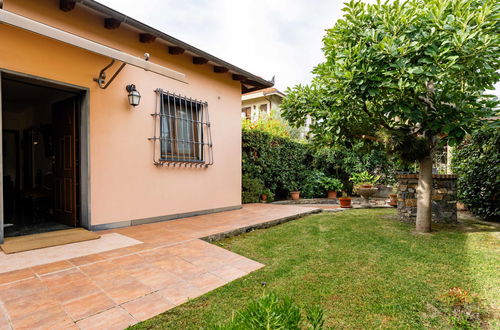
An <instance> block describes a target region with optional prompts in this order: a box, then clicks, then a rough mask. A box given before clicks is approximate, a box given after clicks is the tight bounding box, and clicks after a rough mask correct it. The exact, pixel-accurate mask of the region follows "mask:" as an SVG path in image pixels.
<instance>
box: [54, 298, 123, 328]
mask: <svg viewBox="0 0 500 330" xmlns="http://www.w3.org/2000/svg"><path fill="white" fill-rule="evenodd" d="M115 306H116V304H115V303H114V302H113V300H111V299H110V298H109V297H108V296H106V295H105V294H104V293H103V292H95V293H93V294H91V295H88V296H85V297H82V298H80V299H77V300H73V301H70V302H68V303H65V304H63V307H64V310H65V311H66V313H68V315H69V316H71V318H72V319H73V320H74V321H79V320H81V319H84V318H86V317H89V316H92V315H95V314H97V313H100V312H103V311H105V310H108V309H110V308H113V307H115Z"/></svg>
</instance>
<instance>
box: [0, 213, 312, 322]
mask: <svg viewBox="0 0 500 330" xmlns="http://www.w3.org/2000/svg"><path fill="white" fill-rule="evenodd" d="M317 211H318V209H316V208H312V207H311V208H309V207H299V206H288V205H286V206H285V205H271V204H250V205H245V206H244V207H243V209H241V210H235V211H228V212H222V213H216V214H210V215H203V216H197V217H191V218H185V219H179V220H173V221H168V222H158V223H154V224H146V225H140V226H134V227H128V228H122V229H115V230H108V231H103V232H101V233H102V234H111V233H114V234H121V235H125V236H127V237H129V238H133V239H135V240H138V241H141V242H142V243H139V244H135V245H131V246H128V247H123V248H119V249H114V250H109V251H104V252H100V253H94V254H88V255H83V256H82V255H81V253H80V254H79V256H78V257H73V256H72V255H71V253H74V252H71V251H75V249H74V247H73V249H71V248H68V251H69V252H68V255H66V256H62V257H60V259H61V260H58V261H55V262H51V263H48V264H40V265H36V266H32V267H29V268H23V269H18V270H14V271H10V272H3V273H0V330H3V329H69V328H74V329H78V328H80V329H123V328H125V327H127V326H129V325H132V324H134V323H137V322H139V321H142V320H145V319H148V318H151V317H153V316H155V315H157V314H159V313H161V312H164V311H166V310H168V309H170V308H173V307H175V306H176V305H179V304H182V303H184V302H185V301H187V300H188V299H189V298H195V297H198V296H200V295H202V294H204V293H206V292H209V291H211V290H213V289H215V288H218V287H220V286H223V285H224V284H226V283H228V282H231V281H232V280H235V279H237V278H239V277H242V276H245V275H247V274H248V273H250V272H252V271H254V270H257V269H259V268H261V267H263V266H264V265H262V264H260V263H258V262H256V261H253V260H250V259H247V258H245V257H242V256H240V255H237V254H235V253H232V252H229V251H227V250H225V249H222V248H220V247H217V246H215V245H212V244H210V243H207V242H205V241H203V240H201V239H200V238H206V237H210V238H216V237H220V236H224V235H226V234H227V235H231V234H236V233H239V232H244V231H247V230H250V229H252V228H255V227H259V226H267V225H268V224H270V223H279V222H283V221H286V220H290V219H291V218H295V217H299V216H302V215H305V214H309V213H313V212H317ZM76 244H82V243H75V244H70V245H76ZM49 249H50V248H49ZM37 252H38V253H39V260H43V258H45V257H46V256H45V255H44V254H47V251H46V249H41V250H37ZM2 253H3V252H0V254H2ZM21 256H22V255H21ZM0 257H1V256H0ZM35 257H36V256H35ZM30 258H33V255H30ZM58 258H59V257H58ZM35 259H36V258H34V260H35ZM0 260H2V259H1V258H0ZM2 267H3V268H6V265H2V263H1V262H0V272H2Z"/></svg>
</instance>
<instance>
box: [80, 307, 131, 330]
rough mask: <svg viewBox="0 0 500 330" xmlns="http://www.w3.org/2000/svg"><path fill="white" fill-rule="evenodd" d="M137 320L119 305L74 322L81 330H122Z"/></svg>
mask: <svg viewBox="0 0 500 330" xmlns="http://www.w3.org/2000/svg"><path fill="white" fill-rule="evenodd" d="M135 323H137V321H136V320H135V319H134V318H133V317H132V316H130V314H129V313H128V312H127V311H125V310H124V309H123V308H121V307H114V308H112V309H108V310H107V311H104V312H102V313H99V314H96V315H93V316H90V317H88V318H85V319H83V320H80V321H78V322H77V323H76V324H77V325H78V327H79V328H80V329H82V330H86V329H96V330H101V329H107V330H112V329H117V330H122V329H124V328H126V327H128V326H130V325H132V324H135Z"/></svg>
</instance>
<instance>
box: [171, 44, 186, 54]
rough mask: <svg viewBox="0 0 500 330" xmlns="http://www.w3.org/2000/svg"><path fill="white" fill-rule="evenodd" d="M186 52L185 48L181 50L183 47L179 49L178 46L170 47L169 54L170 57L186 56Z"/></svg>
mask: <svg viewBox="0 0 500 330" xmlns="http://www.w3.org/2000/svg"><path fill="white" fill-rule="evenodd" d="M185 51H186V50H185V49H184V48H181V47H177V46H168V53H169V54H170V55H181V54H184V52H185Z"/></svg>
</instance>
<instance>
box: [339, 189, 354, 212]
mask: <svg viewBox="0 0 500 330" xmlns="http://www.w3.org/2000/svg"><path fill="white" fill-rule="evenodd" d="M339 202H340V207H341V208H343V209H350V208H352V205H351V202H352V199H351V197H349V194H348V193H347V192H346V191H342V197H339Z"/></svg>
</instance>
